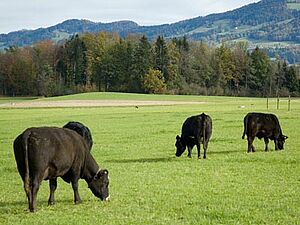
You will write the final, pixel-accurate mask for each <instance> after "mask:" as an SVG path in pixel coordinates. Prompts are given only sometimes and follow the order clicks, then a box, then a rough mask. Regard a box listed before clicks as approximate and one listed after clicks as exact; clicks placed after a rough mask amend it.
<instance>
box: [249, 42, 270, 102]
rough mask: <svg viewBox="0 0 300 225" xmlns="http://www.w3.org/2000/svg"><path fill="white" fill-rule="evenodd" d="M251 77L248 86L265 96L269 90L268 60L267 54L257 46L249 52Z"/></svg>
mask: <svg viewBox="0 0 300 225" xmlns="http://www.w3.org/2000/svg"><path fill="white" fill-rule="evenodd" d="M250 57H251V77H250V79H249V87H250V88H251V89H252V90H253V92H256V93H257V94H259V95H263V96H266V95H268V93H269V90H270V86H269V85H270V79H272V77H270V76H271V74H270V61H269V57H268V56H267V54H266V53H265V52H264V51H262V50H260V49H259V48H258V47H256V48H255V50H254V51H253V52H252V53H251V55H250Z"/></svg>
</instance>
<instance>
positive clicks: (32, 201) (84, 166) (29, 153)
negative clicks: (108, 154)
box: [13, 127, 109, 212]
mask: <svg viewBox="0 0 300 225" xmlns="http://www.w3.org/2000/svg"><path fill="white" fill-rule="evenodd" d="M13 145H14V154H15V159H16V162H17V167H18V171H19V174H20V176H21V178H22V180H23V183H24V190H25V192H26V195H27V198H28V206H29V210H30V211H31V212H34V211H35V210H36V205H37V204H36V197H37V192H38V189H39V186H40V184H41V182H42V180H49V186H50V197H49V200H48V204H49V205H52V204H54V191H55V190H56V187H57V177H61V178H62V179H63V180H64V181H66V182H68V183H70V182H71V183H72V188H73V191H74V202H75V204H77V203H80V202H81V199H80V196H79V193H78V180H79V179H80V178H82V179H84V180H85V181H86V182H87V184H88V187H89V188H90V189H91V191H92V192H93V194H94V195H95V196H96V197H99V198H100V199H101V200H108V198H109V191H108V184H109V177H108V171H107V170H106V169H100V168H99V166H98V164H97V162H96V161H95V159H94V158H93V156H92V155H91V154H90V152H89V148H88V146H87V143H86V142H85V140H84V139H83V138H82V136H80V135H79V134H78V133H76V132H75V131H73V130H70V129H67V128H57V127H36V128H35V127H33V128H28V129H26V130H25V131H24V132H23V133H22V134H20V135H19V136H18V137H17V138H16V139H15V140H14V144H13Z"/></svg>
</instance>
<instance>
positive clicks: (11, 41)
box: [0, 0, 300, 49]
mask: <svg viewBox="0 0 300 225" xmlns="http://www.w3.org/2000/svg"><path fill="white" fill-rule="evenodd" d="M290 2H293V4H298V0H288V1H287V0H262V1H259V2H256V3H251V4H248V5H245V6H242V7H240V8H237V9H234V10H230V11H227V12H224V13H214V14H210V15H207V16H198V17H195V18H191V19H186V20H182V21H178V22H175V23H170V24H161V25H151V26H141V25H139V24H137V23H136V22H134V21H130V20H122V21H115V22H110V23H102V22H93V21H90V20H86V19H70V20H66V21H63V22H61V23H58V24H56V25H53V26H50V27H47V28H38V29H35V30H21V31H13V32H10V33H7V34H0V48H2V49H4V48H7V47H9V46H19V47H23V46H27V45H32V44H34V43H35V42H39V41H42V40H49V39H50V40H54V41H56V42H57V41H61V40H64V39H67V38H69V37H70V36H72V35H74V34H81V33H87V32H90V33H97V32H103V31H105V32H114V33H118V34H120V35H121V36H122V37H125V36H127V35H128V34H137V35H146V36H147V37H148V38H150V39H154V38H156V37H157V36H158V35H161V36H164V37H165V38H173V37H182V36H186V37H188V38H189V39H192V40H201V41H207V42H212V43H221V42H223V41H233V40H239V39H246V40H255V41H256V40H257V41H269V42H275V41H276V42H287V41H289V42H293V43H296V44H300V23H299V21H300V11H299V10H296V9H291V8H289V7H288V4H289V3H290ZM294 2H295V3H294ZM299 6H300V4H299ZM299 9H300V7H299Z"/></svg>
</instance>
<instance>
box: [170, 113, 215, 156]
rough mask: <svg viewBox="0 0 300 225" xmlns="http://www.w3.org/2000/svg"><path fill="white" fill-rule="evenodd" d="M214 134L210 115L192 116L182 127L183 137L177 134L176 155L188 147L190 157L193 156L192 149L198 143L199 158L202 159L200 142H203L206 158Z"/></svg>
mask: <svg viewBox="0 0 300 225" xmlns="http://www.w3.org/2000/svg"><path fill="white" fill-rule="evenodd" d="M211 134H212V120H211V118H210V116H209V115H206V114H204V113H202V114H201V115H197V116H191V117H189V118H187V119H186V120H185V122H184V123H183V125H182V129H181V137H180V136H179V135H177V137H176V143H175V146H176V148H177V150H176V156H177V157H179V156H181V155H182V153H183V152H184V151H185V149H186V147H187V148H188V157H190V158H191V157H192V149H193V147H194V146H195V145H196V146H197V150H198V159H200V144H201V143H202V144H203V149H204V155H203V158H204V159H206V149H207V145H208V142H209V139H210V137H211Z"/></svg>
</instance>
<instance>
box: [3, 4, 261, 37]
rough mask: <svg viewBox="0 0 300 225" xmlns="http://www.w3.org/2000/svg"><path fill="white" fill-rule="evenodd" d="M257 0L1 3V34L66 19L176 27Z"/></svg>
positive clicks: (51, 24)
mask: <svg viewBox="0 0 300 225" xmlns="http://www.w3.org/2000/svg"><path fill="white" fill-rule="evenodd" d="M253 2H258V0H186V1H185V0H0V9H1V10H0V33H9V32H12V31H17V30H22V29H37V28H40V27H49V26H53V25H55V24H58V23H61V22H63V21H65V20H67V19H88V20H91V21H93V22H103V23H107V22H113V21H119V20H132V21H134V22H136V23H138V24H139V25H158V24H165V23H174V22H178V21H181V20H185V19H191V18H194V17H198V16H205V15H208V14H211V13H220V12H226V11H228V10H232V9H236V8H239V7H241V6H243V5H247V4H250V3H253Z"/></svg>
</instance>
